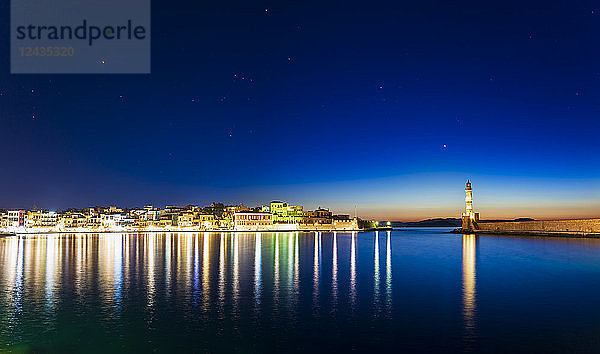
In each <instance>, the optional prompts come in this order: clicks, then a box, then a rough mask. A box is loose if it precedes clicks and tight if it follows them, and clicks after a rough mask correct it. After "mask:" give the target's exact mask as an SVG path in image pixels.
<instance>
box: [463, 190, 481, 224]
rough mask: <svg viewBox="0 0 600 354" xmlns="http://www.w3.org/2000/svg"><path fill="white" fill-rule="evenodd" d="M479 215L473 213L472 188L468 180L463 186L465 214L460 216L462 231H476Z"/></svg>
mask: <svg viewBox="0 0 600 354" xmlns="http://www.w3.org/2000/svg"><path fill="white" fill-rule="evenodd" d="M478 222H479V213H474V212H473V188H472V187H471V181H470V180H468V181H467V184H466V186H465V212H464V213H463V214H462V229H463V230H464V231H474V230H477V223H478Z"/></svg>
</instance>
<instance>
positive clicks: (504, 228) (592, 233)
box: [455, 219, 600, 237]
mask: <svg viewBox="0 0 600 354" xmlns="http://www.w3.org/2000/svg"><path fill="white" fill-rule="evenodd" d="M464 226H465V225H463V227H462V228H460V229H456V230H455V232H461V233H462V232H468V233H488V234H521V235H523V234H527V235H551V236H552V235H555V236H587V237H600V219H579V220H535V221H514V222H476V223H473V225H472V229H471V230H469V229H468V228H465V227H464Z"/></svg>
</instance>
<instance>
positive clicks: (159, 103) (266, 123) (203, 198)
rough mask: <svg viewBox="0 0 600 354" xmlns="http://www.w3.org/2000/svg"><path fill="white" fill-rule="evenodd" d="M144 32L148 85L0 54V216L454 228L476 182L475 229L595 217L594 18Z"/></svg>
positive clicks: (288, 15)
mask: <svg viewBox="0 0 600 354" xmlns="http://www.w3.org/2000/svg"><path fill="white" fill-rule="evenodd" d="M0 5H1V7H0V9H1V10H2V16H3V17H2V21H0V26H1V28H2V29H3V32H4V33H8V29H9V28H8V23H9V21H8V16H9V11H8V10H9V7H8V6H9V5H8V1H0ZM265 8H268V9H269V11H267V12H265ZM152 13H153V18H152V74H150V75H96V76H93V75H10V74H9V73H8V72H9V62H8V60H9V58H8V48H9V40H8V37H6V38H3V39H2V41H1V49H2V50H1V53H3V54H2V55H1V56H0V123H1V127H2V129H1V132H0V151H1V157H2V159H1V160H2V173H1V174H0V185H2V186H3V187H2V192H1V193H0V207H4V208H15V207H26V208H30V207H32V206H33V204H34V203H35V204H36V205H37V206H38V207H41V208H48V209H62V208H66V207H70V206H75V207H84V206H89V205H97V204H102V205H106V204H117V205H121V206H135V205H142V204H145V203H154V204H156V205H164V204H185V203H194V204H201V205H202V204H207V203H210V202H211V201H223V202H227V203H244V204H248V205H254V204H262V203H266V202H268V201H270V200H272V199H283V200H288V201H290V202H293V203H299V204H303V205H305V206H306V207H308V208H312V207H317V206H324V207H329V208H332V209H334V210H335V211H338V212H353V209H354V205H358V211H359V214H360V215H362V216H369V217H378V218H382V219H393V220H415V219H421V218H427V217H441V216H447V217H451V216H457V215H459V213H460V211H461V210H462V209H463V197H464V191H463V189H464V183H465V181H466V179H467V178H471V179H472V181H473V183H474V188H475V198H476V199H475V207H476V208H477V209H478V210H479V211H480V212H481V213H482V217H484V218H500V217H521V216H529V217H536V218H555V217H578V216H582V217H583V216H585V217H592V216H598V214H600V207H599V204H600V203H599V202H598V201H599V200H600V198H599V197H600V188H599V184H600V182H599V181H600V179H599V177H600V167H599V164H598V163H597V158H596V156H598V153H599V152H600V146H599V144H598V143H597V135H598V131H599V128H600V120H599V119H598V116H599V114H600V105H598V102H600V101H599V98H600V85H599V84H600V67H599V65H598V63H600V60H599V59H600V43H599V41H600V39H599V38H600V37H598V33H600V32H599V29H600V17H599V16H598V11H597V9H596V8H595V7H594V3H592V2H586V1H583V2H578V3H577V4H573V3H572V2H569V1H556V2H552V3H551V4H548V3H547V2H536V1H530V2H502V3H496V4H482V3H480V2H469V1H467V2H461V3H459V4H457V3H448V2H441V1H440V2H435V1H422V2H415V3H399V2H375V3H369V5H368V6H365V3H364V2H353V1H350V2H345V3H344V5H343V6H342V5H340V4H339V3H334V2H316V1H314V2H313V1H307V2H302V3H295V4H290V5H282V4H279V3H260V2H235V1H232V2H225V3H220V4H217V3H205V2H191V1H190V2H185V1H184V2H178V3H177V4H173V3H169V4H167V3H157V2H154V3H153V9H152ZM444 145H446V147H444Z"/></svg>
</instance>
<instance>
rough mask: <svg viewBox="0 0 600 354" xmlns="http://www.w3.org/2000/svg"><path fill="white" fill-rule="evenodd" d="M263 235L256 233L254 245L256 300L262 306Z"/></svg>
mask: <svg viewBox="0 0 600 354" xmlns="http://www.w3.org/2000/svg"><path fill="white" fill-rule="evenodd" d="M261 247H262V246H261V234H260V232H257V233H256V236H255V243H254V299H255V301H256V304H257V305H258V304H260V293H261V286H262V281H261V277H260V275H261V272H260V265H261Z"/></svg>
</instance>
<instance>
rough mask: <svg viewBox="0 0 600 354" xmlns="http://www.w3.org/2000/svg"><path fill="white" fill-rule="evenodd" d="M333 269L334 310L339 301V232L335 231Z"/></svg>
mask: <svg viewBox="0 0 600 354" xmlns="http://www.w3.org/2000/svg"><path fill="white" fill-rule="evenodd" d="M331 258H332V271H331V298H332V299H333V310H334V311H335V310H336V309H337V302H338V261H337V232H334V233H333V255H332V257H331Z"/></svg>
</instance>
